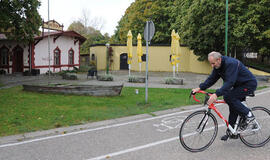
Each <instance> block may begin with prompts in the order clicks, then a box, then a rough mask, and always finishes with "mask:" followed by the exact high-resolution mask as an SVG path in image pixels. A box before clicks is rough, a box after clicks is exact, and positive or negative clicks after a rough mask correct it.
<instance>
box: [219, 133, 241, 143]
mask: <svg viewBox="0 0 270 160" xmlns="http://www.w3.org/2000/svg"><path fill="white" fill-rule="evenodd" d="M238 137H239V136H238V135H227V134H226V135H224V136H222V137H221V138H220V140H222V141H227V140H228V138H230V139H238Z"/></svg>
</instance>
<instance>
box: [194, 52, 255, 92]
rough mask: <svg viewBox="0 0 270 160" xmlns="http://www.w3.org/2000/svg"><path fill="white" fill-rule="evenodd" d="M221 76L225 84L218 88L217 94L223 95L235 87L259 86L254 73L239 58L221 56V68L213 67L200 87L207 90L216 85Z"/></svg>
mask: <svg viewBox="0 0 270 160" xmlns="http://www.w3.org/2000/svg"><path fill="white" fill-rule="evenodd" d="M219 78H222V79H223V81H224V83H223V86H222V87H221V88H220V89H218V90H216V95H217V96H223V95H225V94H226V93H227V92H228V91H230V90H231V88H233V87H238V86H245V85H252V86H253V85H254V86H257V80H256V78H255V77H254V75H253V74H252V73H251V72H250V71H249V70H248V69H247V68H246V67H245V66H244V65H243V63H241V62H240V61H239V60H237V59H234V58H231V57H227V56H221V66H220V68H219V69H215V68H214V69H213V71H212V73H211V75H210V76H209V77H208V78H207V79H206V80H205V82H204V83H201V84H200V86H199V87H200V89H201V90H205V89H207V88H209V87H211V86H212V85H214V84H215V83H216V82H217V80H218V79H219Z"/></svg>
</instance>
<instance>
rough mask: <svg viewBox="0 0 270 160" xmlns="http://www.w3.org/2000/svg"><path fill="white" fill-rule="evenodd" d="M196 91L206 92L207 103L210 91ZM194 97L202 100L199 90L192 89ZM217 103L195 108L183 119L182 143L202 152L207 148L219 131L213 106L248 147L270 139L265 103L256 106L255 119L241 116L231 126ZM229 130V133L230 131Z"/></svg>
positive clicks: (268, 114)
mask: <svg viewBox="0 0 270 160" xmlns="http://www.w3.org/2000/svg"><path fill="white" fill-rule="evenodd" d="M197 93H202V94H205V100H204V104H206V103H207V101H208V99H209V96H211V93H207V92H205V91H198V92H197ZM191 95H192V96H193V99H194V100H195V101H197V102H200V100H198V99H197V98H196V93H191ZM215 103H225V101H224V100H217V101H216V102H215ZM215 103H213V104H211V105H208V108H207V109H205V110H201V111H196V112H194V113H192V114H190V115H189V116H188V117H187V118H186V119H185V120H184V122H183V124H182V126H181V128H180V132H179V139H180V142H181V144H182V146H183V147H184V148H185V149H186V150H188V151H190V152H201V151H204V150H205V149H207V148H208V147H209V146H210V145H211V144H212V143H213V142H214V140H215V138H216V136H217V132H218V122H217V119H216V117H215V116H214V114H213V113H211V111H212V110H214V111H215V112H216V113H217V115H218V116H219V117H220V118H221V119H222V120H223V121H224V122H225V125H226V126H227V127H228V129H229V130H230V134H233V135H236V136H239V137H240V140H241V141H242V142H243V143H244V144H245V145H247V146H249V147H254V148H255V147H261V146H264V145H265V144H266V143H268V142H269V140H270V125H269V124H270V111H269V110H268V109H267V108H265V107H260V106H259V107H253V108H251V111H252V113H253V114H254V116H255V120H254V121H252V122H251V123H250V124H248V125H246V124H244V123H243V122H244V119H243V118H242V117H240V116H238V118H237V121H236V123H235V125H234V126H231V125H230V124H229V123H228V121H227V120H226V119H225V118H224V116H223V115H222V114H221V113H220V112H219V111H218V109H217V108H216V106H215ZM227 134H229V133H227Z"/></svg>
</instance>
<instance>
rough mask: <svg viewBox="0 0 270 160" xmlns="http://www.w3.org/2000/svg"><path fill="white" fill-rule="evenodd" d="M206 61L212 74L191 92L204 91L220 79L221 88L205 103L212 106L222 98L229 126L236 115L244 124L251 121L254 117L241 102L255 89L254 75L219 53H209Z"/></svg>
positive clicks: (234, 120)
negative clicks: (225, 106) (228, 112)
mask: <svg viewBox="0 0 270 160" xmlns="http://www.w3.org/2000/svg"><path fill="white" fill-rule="evenodd" d="M208 61H209V63H210V64H211V66H212V68H213V71H212V73H211V74H210V76H209V77H208V78H207V79H206V80H205V81H204V82H203V83H201V84H200V85H199V88H195V89H192V91H193V92H194V93H195V92H198V91H199V90H206V89H207V88H209V87H211V86H212V85H214V84H215V83H216V82H217V81H218V79H219V78H222V79H223V81H224V83H223V86H222V87H221V88H220V89H217V90H216V92H215V93H214V94H212V95H211V96H210V98H209V100H208V102H207V103H208V104H212V103H213V102H215V101H216V100H217V97H219V96H223V97H224V100H225V102H226V103H227V104H228V105H229V111H230V114H229V124H230V125H231V126H234V124H235V122H236V119H237V116H238V115H240V116H242V117H244V118H245V123H246V124H248V123H250V122H251V121H253V120H254V119H255V117H254V115H253V114H252V113H251V111H250V109H249V108H247V107H246V106H245V105H244V104H243V103H241V102H242V101H244V100H245V98H246V96H248V95H250V94H253V93H254V91H255V90H256V88H257V80H256V78H255V77H254V75H253V74H252V73H251V72H250V71H249V70H248V69H247V68H246V67H245V66H244V65H243V64H242V63H241V62H240V61H239V60H237V59H235V58H231V57H227V56H222V55H221V54H220V53H219V52H211V53H209V54H208ZM230 138H237V136H235V135H232V136H231V137H230ZM221 139H222V140H226V139H228V135H227V134H226V135H224V136H222V138H221Z"/></svg>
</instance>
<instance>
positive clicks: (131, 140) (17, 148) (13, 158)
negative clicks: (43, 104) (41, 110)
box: [0, 89, 270, 160]
mask: <svg viewBox="0 0 270 160" xmlns="http://www.w3.org/2000/svg"><path fill="white" fill-rule="evenodd" d="M247 102H248V105H249V106H254V105H256V106H264V107H266V108H268V109H270V89H264V90H261V91H259V92H257V93H256V97H252V98H248V100H247ZM204 108H206V107H203V106H202V105H194V106H186V107H179V108H178V109H173V110H168V111H161V112H156V113H154V114H155V115H157V116H152V115H146V114H145V115H139V116H134V117H131V118H130V117H127V118H122V119H117V120H113V121H109V122H108V123H107V124H102V123H98V124H101V125H96V126H93V127H90V128H87V129H82V130H78V131H74V132H69V133H66V134H58V135H53V136H45V137H37V138H33V139H29V140H24V141H21V142H12V143H6V144H0V160H98V159H113V160H119V159H120V160H138V159H140V160H164V159H170V160H178V159H194V160H196V159H198V160H203V159H207V160H209V159H210V160H211V159H213V160H214V159H215V160H216V159H240V160H241V159H245V160H248V159H256V160H260V159H262V160H266V159H270V158H269V155H270V154H269V149H270V144H266V145H265V146H264V147H261V148H255V149H254V148H250V147H247V146H245V145H244V144H243V143H242V142H241V141H240V140H228V141H227V142H223V141H221V140H219V138H220V137H221V136H222V135H223V134H224V133H225V129H226V128H225V126H224V123H223V122H221V120H220V118H219V117H217V119H218V124H219V131H218V136H217V138H216V140H215V142H214V143H213V144H212V145H211V146H210V147H209V148H208V149H207V150H206V151H204V152H200V153H190V152H188V151H186V150H185V149H184V148H183V147H182V146H181V144H180V142H179V139H178V134H179V128H180V126H181V124H182V122H183V120H184V119H185V118H186V117H187V116H188V115H189V114H191V113H192V112H194V111H197V110H201V109H204ZM218 109H219V110H220V112H221V113H223V115H224V116H225V117H226V118H227V116H228V107H227V106H226V105H224V104H221V105H218ZM269 127H270V126H269ZM0 141H1V139H0Z"/></svg>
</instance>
